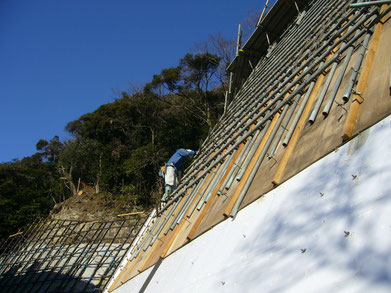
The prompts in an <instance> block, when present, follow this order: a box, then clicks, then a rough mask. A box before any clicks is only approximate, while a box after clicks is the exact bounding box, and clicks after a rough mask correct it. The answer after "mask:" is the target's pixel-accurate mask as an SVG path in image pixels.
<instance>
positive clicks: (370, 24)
mask: <svg viewBox="0 0 391 293" xmlns="http://www.w3.org/2000/svg"><path fill="white" fill-rule="evenodd" d="M376 12H377V11H371V12H370V13H368V14H367V15H366V16H365V17H364V18H363V19H362V20H360V21H358V22H357V23H356V24H355V25H354V28H357V27H359V26H361V25H362V24H363V23H364V22H365V21H366V20H367V19H368V18H369V17H371V16H373V15H374V14H376ZM388 12H389V8H388V9H386V10H385V11H384V12H383V13H381V14H380V15H378V16H377V17H376V18H375V19H374V20H373V21H370V23H369V24H368V25H367V27H368V28H370V27H372V26H373V25H374V24H375V23H377V21H378V20H379V19H380V18H381V17H383V16H384V15H386V14H387V13H388ZM364 33H365V32H364V31H361V32H360V34H359V35H358V36H357V37H353V38H352V39H351V40H350V41H349V42H348V43H347V44H346V46H343V48H346V47H348V46H350V45H351V43H353V42H355V41H357V39H358V38H359V37H361V36H362V35H363V34H364ZM349 36H350V34H349V33H346V34H344V35H343V36H342V37H341V38H340V39H339V40H338V41H337V42H335V44H334V45H332V46H331V47H336V46H337V45H339V44H340V43H341V42H342V41H344V40H345V38H347V37H349ZM334 39H335V37H334ZM343 51H344V50H340V51H339V53H338V54H336V55H335V56H333V57H332V58H331V59H330V60H329V61H328V62H327V63H325V65H324V66H323V68H320V69H318V70H317V71H316V72H315V73H314V74H312V75H311V78H310V79H313V78H315V77H316V76H317V75H319V74H320V73H321V72H322V71H323V70H324V69H325V68H327V67H328V66H329V65H330V64H332V63H333V62H335V61H336V60H337V58H339V55H340V54H341V53H342V52H343ZM329 53H330V52H325V53H324V54H322V55H321V56H320V59H323V58H324V57H325V56H327V55H328V54H329ZM306 65H308V64H306ZM315 66H316V64H312V65H309V67H308V69H307V72H303V76H305V75H307V73H309V72H310V70H312V69H313V68H314V67H315ZM319 70H321V71H319ZM300 80H301V78H299V79H297V80H295V81H294V82H292V84H291V86H294V85H296V84H297V83H299V81H300ZM306 85H307V83H303V84H302V85H301V86H300V87H299V88H298V89H300V91H301V90H302V89H303V88H304V87H305V86H306ZM282 93H284V91H283V92H282ZM297 93H298V91H294V92H293V93H292V94H291V95H290V97H289V98H287V99H286V100H285V101H282V102H280V104H279V105H277V111H278V109H279V108H280V107H282V106H284V105H285V104H286V103H287V102H289V101H290V99H291V98H292V96H294V95H296V94H297ZM284 94H286V92H285V93H284ZM293 94H294V95H293ZM280 99H281V94H280V95H278V96H277V97H276V98H274V99H273V100H271V101H270V103H269V104H268V105H267V106H266V107H265V109H264V110H262V111H261V112H260V113H259V114H258V115H257V116H256V117H255V118H253V119H251V120H250V123H249V124H248V125H247V127H243V128H244V129H246V128H248V126H249V125H251V124H252V123H254V121H255V120H256V119H258V118H259V117H261V116H262V115H264V114H265V112H266V111H267V110H269V109H270V108H271V107H272V106H274V105H275V104H276V103H277V102H278V101H280ZM257 110H258V109H257ZM277 111H276V110H273V111H272V113H273V114H274V113H275V112H277ZM273 114H271V115H273ZM271 115H266V116H265V117H264V118H263V119H262V122H261V123H258V124H257V126H256V127H255V128H254V129H253V130H251V131H249V132H247V133H246V134H244V135H242V138H240V139H239V140H238V141H237V142H236V143H235V144H234V146H233V147H231V148H230V149H229V151H227V153H229V152H230V151H232V149H233V148H234V147H236V146H237V145H239V144H240V143H242V142H243V141H244V140H245V139H247V137H248V136H249V135H251V134H252V133H254V131H255V130H256V129H258V128H259V127H260V126H261V124H262V123H263V122H264V121H265V120H267V119H269V118H270V116H271ZM241 134H242V133H238V134H236V135H234V137H232V138H230V139H229V140H228V141H227V142H226V143H225V144H224V146H222V147H220V150H221V149H225V148H227V146H229V145H230V144H231V143H232V141H235V139H236V138H238V137H239V136H240V135H241ZM227 153H226V154H225V155H224V154H222V155H221V156H220V157H219V158H217V157H218V156H219V154H220V153H219V152H217V153H216V154H215V155H213V156H212V157H210V158H209V160H208V161H207V162H204V163H203V166H204V167H205V166H206V165H207V164H208V163H210V162H211V161H213V160H215V159H217V160H216V161H215V162H214V163H211V164H210V166H209V167H208V168H207V169H206V170H205V171H204V172H203V173H202V174H201V175H199V176H202V175H204V174H205V172H206V171H209V170H210V169H211V168H213V167H214V166H215V165H216V163H217V162H219V161H220V160H222V159H224V158H225V157H226V155H227ZM197 180H198V179H197V178H196V179H195V181H193V182H189V180H186V181H185V182H184V183H183V184H187V183H190V184H189V185H193V184H195V183H196V182H197ZM181 196H182V194H176V196H175V197H174V198H173V199H172V200H171V201H170V202H169V203H168V204H167V205H166V207H167V206H168V205H169V204H172V202H174V201H175V200H177V199H178V198H179V197H181ZM166 207H164V208H166ZM164 208H163V209H164Z"/></svg>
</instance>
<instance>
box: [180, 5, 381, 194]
mask: <svg viewBox="0 0 391 293" xmlns="http://www.w3.org/2000/svg"><path fill="white" fill-rule="evenodd" d="M376 12H377V11H375V10H372V11H371V12H370V13H368V14H366V16H365V17H364V18H363V19H362V20H360V21H358V22H357V23H356V24H355V26H354V28H357V27H359V26H360V25H362V24H363V23H364V22H365V21H366V20H367V19H368V18H369V17H371V16H372V15H374V14H376ZM350 23H351V22H350ZM350 23H349V24H350ZM375 23H376V21H374V22H372V23H371V25H374V24H375ZM344 28H345V27H344ZM344 28H342V29H340V30H339V31H338V33H341V32H343V31H344ZM348 36H350V34H349V33H346V34H345V35H344V36H343V37H342V38H341V39H340V40H339V41H337V42H335V43H334V45H333V47H336V46H337V45H339V44H340V43H341V42H342V41H343V40H344V39H345V38H346V37H348ZM359 37H361V34H360V35H359V36H358V37H356V38H353V40H354V41H356V39H358V38H359ZM333 39H335V37H333ZM351 43H352V41H350V42H349V45H350V44H351ZM345 48H346V46H345ZM318 52H320V50H318ZM325 54H326V55H325ZM325 54H323V55H321V58H318V60H321V59H323V58H324V57H325V56H327V54H328V52H326V53H325ZM336 56H338V55H336ZM335 60H336V59H335V58H333V59H332V62H334V61H335ZM306 65H309V64H306ZM315 65H316V64H313V65H309V68H310V69H307V71H309V70H311V69H313V68H314V67H315ZM329 65H330V63H328V64H327V66H329ZM327 66H325V67H324V68H327ZM324 68H322V70H324ZM318 71H319V70H318ZM318 71H317V72H316V74H319V72H318ZM306 73H308V72H305V73H303V75H306ZM313 76H314V77H315V75H313ZM301 89H303V86H301V87H300V90H301ZM283 93H284V91H283ZM285 93H286V92H285ZM297 93H298V91H295V94H297ZM280 96H281V94H280V95H278V96H277V97H276V98H275V99H273V100H272V101H271V103H270V104H269V105H268V106H267V107H269V109H270V107H271V106H272V105H274V104H276V103H277V102H278V101H279V98H280ZM279 106H283V105H282V104H280V105H279ZM275 112H276V111H274V113H275ZM253 113H254V111H253ZM263 113H264V111H261V114H258V115H257V116H256V117H257V118H258V117H260V116H261V115H262V114H263ZM274 113H273V114H274ZM267 118H269V117H267ZM264 120H265V118H263V121H264ZM253 122H254V119H252V121H251V123H253ZM249 124H250V123H249ZM258 127H259V126H258ZM251 133H252V132H251ZM248 134H249V133H247V134H246V135H248ZM237 137H238V135H236V137H234V138H231V139H230V140H229V141H228V142H227V143H226V144H225V145H224V146H223V147H222V148H221V149H224V148H226V147H227V146H228V145H229V144H231V142H232V141H233V139H235V138H237ZM239 141H240V140H239ZM240 142H241V141H240ZM235 145H236V144H235ZM230 149H232V147H231V148H230ZM217 156H218V155H214V156H212V158H211V159H209V162H211V161H212V160H214V159H216V158H217ZM222 158H223V157H221V158H218V159H219V160H221V159H222ZM215 163H216V162H215ZM215 163H212V164H211V166H213V165H214V164H215ZM204 165H206V164H204ZM211 166H209V167H208V169H210V167H211ZM208 169H207V170H208ZM204 174H205V172H204V173H203V174H202V175H204ZM202 175H201V176H202ZM192 183H193V182H192ZM177 198H178V197H176V198H174V199H173V200H176V199H177Z"/></svg>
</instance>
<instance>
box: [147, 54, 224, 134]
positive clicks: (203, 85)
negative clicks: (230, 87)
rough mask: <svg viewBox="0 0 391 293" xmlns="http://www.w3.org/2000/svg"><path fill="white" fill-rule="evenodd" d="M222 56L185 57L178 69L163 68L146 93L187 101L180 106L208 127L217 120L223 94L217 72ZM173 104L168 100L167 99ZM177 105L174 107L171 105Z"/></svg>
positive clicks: (187, 55)
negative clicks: (176, 97) (220, 90)
mask: <svg viewBox="0 0 391 293" xmlns="http://www.w3.org/2000/svg"><path fill="white" fill-rule="evenodd" d="M220 61H221V57H219V56H217V55H214V54H210V53H204V54H196V55H193V54H186V55H185V56H184V58H182V59H181V60H180V62H179V65H178V66H177V67H173V68H167V69H163V70H162V71H161V73H160V74H156V75H154V77H153V79H152V82H150V83H148V84H146V86H145V88H144V93H145V94H150V93H155V94H157V95H159V96H160V95H161V93H162V92H164V93H165V95H166V97H170V96H169V95H168V93H170V94H172V95H176V96H180V97H182V98H184V100H183V101H182V103H181V106H182V107H185V108H186V110H187V111H189V112H191V113H192V115H193V116H195V117H197V118H198V119H200V120H201V121H202V122H203V123H205V124H206V125H207V126H208V127H209V128H211V127H212V126H213V123H214V122H215V120H216V119H217V118H218V115H219V113H220V112H221V110H220V108H222V101H223V100H224V95H223V94H222V93H221V92H219V91H218V90H217V89H218V88H219V86H220V84H219V80H218V79H217V78H216V77H217V75H216V74H217V70H218V67H219V64H220ZM166 100H167V101H168V102H170V100H169V99H166ZM172 105H173V106H175V105H174V104H172Z"/></svg>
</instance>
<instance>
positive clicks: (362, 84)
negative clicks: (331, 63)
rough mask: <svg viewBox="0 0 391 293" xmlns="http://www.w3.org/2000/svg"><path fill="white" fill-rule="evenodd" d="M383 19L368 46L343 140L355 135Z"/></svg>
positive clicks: (385, 6)
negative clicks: (362, 95) (355, 127)
mask: <svg viewBox="0 0 391 293" xmlns="http://www.w3.org/2000/svg"><path fill="white" fill-rule="evenodd" d="M387 6H388V5H383V6H382V7H381V9H380V11H381V12H383V11H384V10H385V9H386V8H387ZM383 21H385V19H384V18H382V19H381V20H380V22H379V23H378V24H377V25H376V27H375V29H374V32H373V35H372V38H371V41H370V45H369V46H368V52H367V55H366V56H365V60H364V62H363V66H362V71H361V74H360V78H359V80H358V83H357V88H356V90H355V91H354V92H353V97H354V99H353V101H352V103H351V105H350V109H349V113H348V116H347V118H346V121H345V125H344V129H343V133H342V139H343V140H349V139H351V138H352V136H353V131H354V126H355V125H356V121H357V117H358V111H359V110H360V105H361V103H362V102H363V98H362V97H361V94H362V93H363V92H364V90H365V88H366V86H367V82H368V77H369V74H370V72H371V70H372V65H373V59H374V58H375V51H376V48H377V45H378V43H379V40H380V34H381V31H382V29H383Z"/></svg>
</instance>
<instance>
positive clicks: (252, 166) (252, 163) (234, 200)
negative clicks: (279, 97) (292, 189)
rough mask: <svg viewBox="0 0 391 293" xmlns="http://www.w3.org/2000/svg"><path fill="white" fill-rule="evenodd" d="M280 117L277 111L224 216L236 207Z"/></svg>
mask: <svg viewBox="0 0 391 293" xmlns="http://www.w3.org/2000/svg"><path fill="white" fill-rule="evenodd" d="M279 117H280V113H278V112H277V113H276V114H275V115H274V117H273V119H272V122H271V123H270V125H269V128H268V129H267V130H266V133H265V136H264V137H263V138H262V141H261V143H260V144H259V147H258V149H257V150H256V152H255V154H254V156H253V158H252V159H251V161H250V164H249V165H248V167H247V169H246V171H245V173H244V175H243V177H242V179H241V180H240V183H239V185H238V187H237V188H236V190H235V192H234V194H233V195H232V197H231V199H230V201H229V202H228V204H227V206H226V207H225V209H224V212H223V214H224V216H226V217H228V216H229V214H230V213H231V210H232V208H233V207H234V205H235V202H236V201H237V199H238V198H239V195H240V192H241V191H242V189H243V187H244V185H245V184H246V182H247V180H248V178H249V176H250V174H251V171H252V170H253V168H254V166H255V164H256V162H257V160H258V158H259V156H260V155H261V153H262V151H263V148H264V147H265V144H266V142H267V140H268V139H269V136H270V134H271V132H272V131H273V129H274V127H275V125H276V123H277V121H278V118H279Z"/></svg>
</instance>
